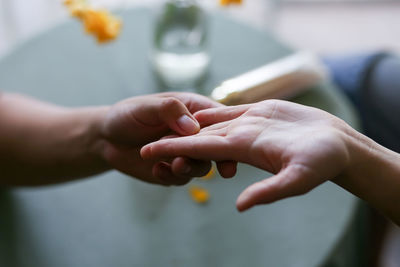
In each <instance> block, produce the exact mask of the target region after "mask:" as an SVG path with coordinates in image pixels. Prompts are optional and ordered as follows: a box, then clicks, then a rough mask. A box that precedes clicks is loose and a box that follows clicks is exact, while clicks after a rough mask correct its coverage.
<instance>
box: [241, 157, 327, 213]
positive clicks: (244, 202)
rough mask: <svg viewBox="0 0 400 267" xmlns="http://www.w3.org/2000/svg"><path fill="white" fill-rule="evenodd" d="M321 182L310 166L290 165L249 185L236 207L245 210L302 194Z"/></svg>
mask: <svg viewBox="0 0 400 267" xmlns="http://www.w3.org/2000/svg"><path fill="white" fill-rule="evenodd" d="M321 183H322V180H321V179H318V176H317V175H316V174H315V172H314V171H313V170H311V169H310V168H308V167H306V166H303V165H299V164H294V165H290V166H288V167H287V168H285V169H283V170H281V171H280V172H279V173H278V174H276V175H275V176H273V177H271V178H267V179H265V180H262V181H260V182H257V183H255V184H252V185H250V186H249V187H247V188H246V189H245V190H244V191H243V192H242V193H241V194H240V195H239V197H238V199H237V202H236V207H237V209H238V210H239V211H245V210H247V209H249V208H251V207H253V206H255V205H258V204H268V203H272V202H275V201H277V200H280V199H283V198H287V197H292V196H297V195H302V194H305V193H307V192H309V191H310V190H311V189H313V188H314V187H316V186H318V185H319V184H321Z"/></svg>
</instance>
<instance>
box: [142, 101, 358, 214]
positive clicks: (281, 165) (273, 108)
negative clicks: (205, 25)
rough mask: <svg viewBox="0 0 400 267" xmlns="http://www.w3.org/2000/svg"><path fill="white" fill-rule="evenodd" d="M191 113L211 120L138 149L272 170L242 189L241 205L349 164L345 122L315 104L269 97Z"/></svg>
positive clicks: (310, 183)
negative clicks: (187, 132)
mask: <svg viewBox="0 0 400 267" xmlns="http://www.w3.org/2000/svg"><path fill="white" fill-rule="evenodd" d="M195 117H196V118H197V120H198V121H199V122H200V124H201V125H202V126H207V125H209V126H208V127H205V128H203V129H201V131H200V132H199V133H197V134H195V135H192V136H186V137H177V138H171V139H164V140H160V141H157V142H155V143H152V144H148V145H146V146H145V147H143V148H142V150H141V155H142V157H143V158H144V159H152V160H156V159H159V158H164V157H176V156H185V157H190V158H194V159H198V160H216V161H227V160H233V161H238V162H244V163H248V164H251V165H254V166H256V167H258V168H261V169H264V170H266V171H268V172H271V173H273V174H275V175H274V176H273V177H271V178H268V179H264V180H262V181H260V182H257V183H255V184H253V185H251V186H249V187H248V188H247V189H246V190H244V191H243V192H242V193H241V195H240V196H239V198H238V200H237V208H238V209H239V210H240V211H243V210H246V209H248V208H250V207H252V206H254V205H257V204H264V203H271V202H273V201H276V200H279V199H282V198H286V197H290V196H295V195H299V194H304V193H306V192H308V191H310V190H311V189H313V188H314V187H316V186H318V185H319V184H321V183H323V182H325V181H326V180H328V179H333V178H335V177H336V176H338V175H339V174H341V172H343V171H344V170H345V169H346V167H347V166H348V165H349V161H350V154H349V153H350V152H349V150H348V147H347V146H346V137H345V136H346V135H345V131H346V129H347V127H348V126H347V124H346V123H344V122H343V121H342V120H340V119H338V118H336V117H334V116H332V115H330V114H329V113H327V112H324V111H322V110H319V109H315V108H311V107H306V106H302V105H298V104H293V103H290V102H285V101H278V100H267V101H263V102H259V103H256V104H250V105H241V106H234V107H219V108H213V109H207V110H203V111H199V112H197V113H196V114H195ZM348 128H350V127H348Z"/></svg>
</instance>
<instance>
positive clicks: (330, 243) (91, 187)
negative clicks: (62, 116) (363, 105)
mask: <svg viewBox="0 0 400 267" xmlns="http://www.w3.org/2000/svg"><path fill="white" fill-rule="evenodd" d="M151 14H152V13H151V11H149V10H147V9H133V10H126V11H124V12H122V14H121V15H122V16H123V19H124V30H123V34H122V35H121V36H120V38H119V39H118V40H117V41H116V42H115V43H112V44H110V45H105V46H97V45H96V44H95V43H94V41H93V40H92V39H91V38H90V37H87V36H85V35H84V34H82V29H81V27H80V25H79V24H78V23H77V22H75V21H70V22H68V23H65V24H62V25H59V26H57V27H55V28H53V29H51V30H50V31H47V32H45V33H44V34H41V35H40V36H37V37H35V38H33V39H31V40H29V41H27V42H25V43H23V44H22V45H20V46H19V47H18V48H17V49H15V50H14V51H13V52H12V53H10V54H9V55H7V56H6V57H4V58H2V59H1V62H0V88H2V89H3V90H6V91H11V92H21V93H25V94H29V95H32V96H34V97H37V98H40V99H42V100H46V101H50V102H53V103H56V104H60V105H66V106H82V105H101V104H112V103H115V102H116V101H119V100H121V99H124V98H127V97H131V96H135V95H142V94H149V93H155V92H159V91H160V89H159V88H160V87H159V85H158V84H157V82H156V81H155V78H154V76H153V73H152V71H151V67H150V64H149V60H148V56H149V47H150V44H151V31H152V24H151ZM210 22H211V24H212V25H211V26H212V27H211V29H212V30H211V40H212V42H211V47H210V49H211V54H212V66H211V71H210V75H209V77H208V79H207V81H206V82H205V84H204V86H203V88H202V91H201V92H203V93H204V94H208V93H209V92H210V91H211V90H212V88H214V87H215V86H216V85H218V84H219V83H220V82H221V81H223V80H224V79H226V78H229V77H232V76H234V75H236V74H239V73H242V72H245V71H247V70H249V69H252V68H255V67H257V66H260V65H263V64H265V63H267V62H270V61H272V60H275V59H278V58H280V57H282V56H284V55H287V54H289V53H290V52H291V49H290V48H288V47H286V46H285V45H283V44H282V43H280V42H278V41H277V40H276V39H275V38H273V37H272V36H271V35H270V34H268V33H265V32H260V31H257V30H255V29H253V28H250V27H248V26H245V25H242V24H240V23H237V22H235V21H233V20H231V19H228V18H225V17H224V16H222V15H221V14H217V15H213V16H211V19H210ZM296 101H297V102H300V103H303V104H307V105H312V106H317V107H320V108H322V109H325V110H327V111H329V112H331V113H333V114H335V115H337V116H339V117H341V118H343V119H344V120H346V121H347V122H349V123H350V124H352V125H355V123H356V121H357V120H356V117H355V116H354V113H353V112H352V109H351V107H350V106H349V104H348V103H347V102H346V101H345V99H344V98H343V97H342V96H341V95H340V94H338V92H336V91H335V88H334V87H333V86H332V85H330V84H324V85H322V86H319V87H317V88H314V89H312V90H311V91H309V92H308V93H306V94H304V95H303V96H301V97H299V98H298V99H296ZM21 167H23V166H21ZM269 175H270V174H268V173H266V172H264V171H261V170H258V169H255V168H253V167H250V166H247V165H240V166H239V169H238V174H237V175H236V177H235V178H234V179H231V180H223V179H220V178H216V179H212V180H209V181H198V180H195V181H193V183H195V184H200V185H202V186H204V187H206V188H207V189H208V190H209V191H210V194H211V200H210V202H209V203H208V204H207V205H198V204H196V203H193V202H192V201H191V199H190V197H189V195H188V190H187V186H184V187H170V188H165V187H161V186H155V185H150V184H146V183H143V182H140V181H137V180H134V179H132V178H129V177H126V176H124V175H123V174H121V173H118V172H115V171H111V172H107V173H105V174H102V175H99V176H97V177H95V178H91V179H86V180H82V181H79V182H72V183H68V184H63V185H57V186H48V187H40V188H18V189H9V190H6V189H4V190H2V191H1V193H0V197H1V199H0V237H1V238H0V242H1V244H0V250H1V252H0V253H1V254H0V265H2V266H21V267H22V266H30V267H31V266H41V267H47V266H52V267H54V266H57V267H64V266H65V267H77V266H85V267H88V266H95V267H102V266H104V267H105V266H107V267H109V266H117V267H120V266H121V267H122V266H140V267H143V266H190V267H196V266H199V267H204V266H211V267H213V266H216V267H221V266H222V267H223V266H229V267H235V266H237V267H243V266H273V267H276V266H279V267H285V266H296V267H302V266H304V267H311V266H321V265H323V264H329V263H332V262H336V263H338V262H341V263H343V264H344V265H340V264H336V265H334V266H354V265H352V264H349V262H351V261H352V260H354V259H350V257H347V258H343V257H342V258H341V259H340V260H334V255H337V254H340V253H338V251H339V250H340V249H338V248H339V247H341V245H340V246H339V244H342V243H343V240H346V239H349V236H350V229H352V227H353V226H354V222H355V212H356V210H357V207H358V201H357V200H356V198H355V197H353V196H352V195H351V194H349V193H347V192H345V191H344V190H342V189H340V188H338V187H337V186H335V185H333V184H331V183H326V184H324V185H322V186H320V187H319V188H317V189H315V190H313V191H312V192H310V193H309V194H307V195H305V196H301V197H296V198H291V199H286V200H283V201H279V202H277V203H274V204H271V205H266V206H262V207H257V208H254V209H252V210H250V211H248V212H246V213H244V214H239V213H238V212H237V211H236V210H235V199H236V197H237V196H238V194H239V193H240V192H241V191H242V190H243V189H244V188H245V187H246V186H248V185H249V184H251V183H253V182H254V181H258V180H259V179H263V178H265V177H268V176H269ZM341 242H342V243H341ZM349 244H353V243H349ZM349 247H352V245H349V246H347V248H348V249H349V251H354V250H351V248H349ZM353 247H354V246H353ZM330 266H331V265H330ZM332 266H333V265H332Z"/></svg>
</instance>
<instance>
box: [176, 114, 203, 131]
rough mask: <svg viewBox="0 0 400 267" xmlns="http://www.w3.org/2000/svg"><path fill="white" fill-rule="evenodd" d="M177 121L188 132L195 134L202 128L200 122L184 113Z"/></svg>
mask: <svg viewBox="0 0 400 267" xmlns="http://www.w3.org/2000/svg"><path fill="white" fill-rule="evenodd" d="M176 122H177V124H178V126H179V127H180V128H181V129H182V130H183V131H184V132H185V133H187V134H195V133H197V132H198V131H199V130H200V126H199V124H198V123H197V122H196V121H194V120H193V119H192V118H190V117H189V116H188V115H186V114H185V115H182V116H181V117H180V118H179V119H178V120H177V121H176Z"/></svg>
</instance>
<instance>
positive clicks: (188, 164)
mask: <svg viewBox="0 0 400 267" xmlns="http://www.w3.org/2000/svg"><path fill="white" fill-rule="evenodd" d="M171 168H172V172H173V173H174V174H175V175H176V176H179V177H186V178H193V177H202V176H204V175H206V174H207V173H208V172H209V171H210V169H211V162H210V161H202V160H194V159H189V158H183V157H178V158H175V159H174V160H173V161H172V164H171Z"/></svg>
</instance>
